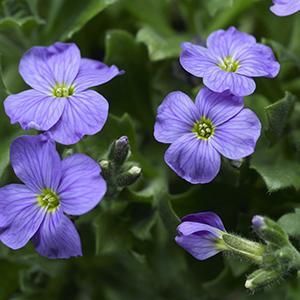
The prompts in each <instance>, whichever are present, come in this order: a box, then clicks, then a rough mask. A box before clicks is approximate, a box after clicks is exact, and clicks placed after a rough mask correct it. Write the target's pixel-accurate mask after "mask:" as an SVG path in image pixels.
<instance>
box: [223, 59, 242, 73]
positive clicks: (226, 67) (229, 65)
mask: <svg viewBox="0 0 300 300" xmlns="http://www.w3.org/2000/svg"><path fill="white" fill-rule="evenodd" d="M218 66H219V67H220V68H221V69H222V70H223V71H225V72H236V71H237V70H238V68H239V67H240V63H239V61H237V60H234V59H233V58H232V57H231V56H226V57H225V58H224V59H223V60H222V61H221V62H220V63H219V64H218Z"/></svg>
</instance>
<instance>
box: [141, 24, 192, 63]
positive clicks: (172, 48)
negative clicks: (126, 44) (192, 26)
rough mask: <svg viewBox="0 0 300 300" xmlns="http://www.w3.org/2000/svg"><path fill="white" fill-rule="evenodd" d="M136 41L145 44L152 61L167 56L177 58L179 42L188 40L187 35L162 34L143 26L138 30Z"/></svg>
mask: <svg viewBox="0 0 300 300" xmlns="http://www.w3.org/2000/svg"><path fill="white" fill-rule="evenodd" d="M136 39H137V41H138V42H142V43H145V44H146V45H147V48H148V51H149V56H150V59H151V60H152V61H159V60H163V59H168V58H177V57H178V56H179V54H180V51H181V50H180V44H181V43H182V42H183V41H186V40H189V39H190V37H189V36H180V35H175V34H173V35H168V36H166V35H162V34H160V33H158V32H156V31H155V30H153V29H152V28H150V27H143V28H142V29H140V30H139V32H138V34H137V37H136Z"/></svg>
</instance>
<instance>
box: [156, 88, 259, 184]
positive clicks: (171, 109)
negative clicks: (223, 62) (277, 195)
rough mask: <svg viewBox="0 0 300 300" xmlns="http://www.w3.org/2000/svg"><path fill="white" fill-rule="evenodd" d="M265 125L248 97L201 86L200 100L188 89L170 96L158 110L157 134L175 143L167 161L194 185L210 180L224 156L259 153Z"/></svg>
mask: <svg viewBox="0 0 300 300" xmlns="http://www.w3.org/2000/svg"><path fill="white" fill-rule="evenodd" d="M260 131H261V124H260V121H259V119H258V118H257V116H256V115H255V113H254V112H252V111H251V110H250V109H245V108H244V106H243V99H242V98H240V97H237V96H234V95H231V94H230V93H229V92H224V93H214V92H212V91H210V90H209V89H208V88H203V89H202V90H200V92H199V93H198V95H197V97H196V101H195V103H193V101H192V100H191V99H190V98H189V97H188V96H187V95H186V94H184V93H182V92H173V93H170V94H169V95H167V97H166V98H165V99H164V101H163V103H162V104H161V105H160V106H159V108H158V111H157V118H156V123H155V128H154V136H155V138H156V140H157V141H159V142H162V143H167V144H171V146H170V147H169V148H168V149H167V151H166V153H165V161H166V163H167V164H168V165H169V166H170V168H171V169H172V170H173V171H175V172H176V173H177V174H178V175H179V176H180V177H182V178H184V179H185V180H187V181H189V182H190V183H193V184H197V183H208V182H210V181H212V180H213V179H214V178H215V177H216V175H217V174H218V172H219V170H220V165H221V155H223V156H225V157H227V158H229V159H234V160H239V159H241V158H244V157H246V156H248V155H250V154H252V153H253V151H254V148H255V145H256V141H257V139H258V137H259V136H260Z"/></svg>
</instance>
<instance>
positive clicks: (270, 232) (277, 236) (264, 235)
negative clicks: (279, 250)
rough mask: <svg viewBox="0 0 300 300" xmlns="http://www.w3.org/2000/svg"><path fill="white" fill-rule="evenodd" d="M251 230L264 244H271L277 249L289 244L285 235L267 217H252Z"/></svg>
mask: <svg viewBox="0 0 300 300" xmlns="http://www.w3.org/2000/svg"><path fill="white" fill-rule="evenodd" d="M252 228H253V229H254V231H255V232H256V234H257V235H258V236H259V237H260V238H261V239H263V240H265V241H266V242H269V243H272V244H274V245H276V246H278V247H283V246H285V245H288V244H289V237H288V235H287V233H286V232H285V231H284V230H283V229H282V228H281V226H280V225H279V224H278V223H276V222H275V221H273V220H271V219H269V218H267V217H262V216H254V217H253V219H252Z"/></svg>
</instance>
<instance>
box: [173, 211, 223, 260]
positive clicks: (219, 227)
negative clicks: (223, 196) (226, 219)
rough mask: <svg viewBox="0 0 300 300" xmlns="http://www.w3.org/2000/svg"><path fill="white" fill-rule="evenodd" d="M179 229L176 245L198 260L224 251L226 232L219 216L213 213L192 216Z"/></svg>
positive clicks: (184, 219) (185, 218)
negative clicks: (223, 240) (224, 234)
mask: <svg viewBox="0 0 300 300" xmlns="http://www.w3.org/2000/svg"><path fill="white" fill-rule="evenodd" d="M181 221H182V223H181V224H180V225H179V226H178V227H177V236H176V238H175V241H176V243H177V244H178V245H179V246H180V247H182V248H184V249H185V250H186V251H187V252H189V253H190V254H191V255H192V256H193V257H195V258H196V259H198V260H205V259H207V258H209V257H211V256H214V255H216V254H217V253H219V252H220V251H222V250H223V247H222V246H221V247H219V246H218V244H222V234H223V233H224V232H226V230H225V228H224V225H223V223H222V221H221V219H220V217H219V216H218V215H216V214H215V213H213V212H201V213H196V214H190V215H187V216H185V217H183V218H182V219H181Z"/></svg>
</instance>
